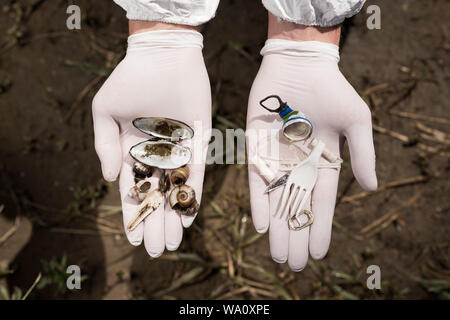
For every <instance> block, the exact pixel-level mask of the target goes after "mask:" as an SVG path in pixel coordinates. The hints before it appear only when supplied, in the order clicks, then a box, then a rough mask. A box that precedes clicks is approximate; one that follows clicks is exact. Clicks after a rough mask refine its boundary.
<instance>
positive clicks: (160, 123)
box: [127, 117, 199, 231]
mask: <svg viewBox="0 0 450 320" xmlns="http://www.w3.org/2000/svg"><path fill="white" fill-rule="evenodd" d="M133 125H134V126H135V127H136V128H137V129H139V130H140V131H142V132H144V133H145V134H148V135H150V136H151V137H152V139H149V140H147V141H143V142H140V143H138V144H137V145H135V146H133V147H132V148H131V149H130V155H131V157H132V158H133V159H135V160H136V162H135V163H134V164H133V173H134V181H135V183H136V185H135V186H133V187H132V188H131V189H130V191H129V193H128V196H129V197H130V198H132V199H134V200H136V201H138V202H141V204H140V206H139V208H138V210H137V211H136V215H135V217H134V218H133V219H132V221H131V222H130V223H129V224H128V226H127V229H128V230H129V231H133V230H134V229H135V228H136V227H137V226H138V225H139V223H141V222H142V221H143V220H144V219H145V218H146V217H147V216H149V215H150V214H151V213H152V212H153V211H155V210H156V209H157V208H158V207H159V205H160V204H161V203H162V202H163V200H164V198H165V193H166V192H167V191H168V190H169V189H170V185H171V183H172V185H173V186H174V188H173V189H172V191H171V192H170V196H169V204H170V206H171V208H172V209H174V210H175V211H176V212H178V213H180V214H183V215H189V216H191V215H194V214H196V213H197V212H198V210H199V204H198V202H197V200H196V197H195V191H194V189H193V188H192V187H190V186H188V185H187V184H186V181H187V180H188V179H189V174H190V172H189V168H188V167H186V164H187V163H188V162H189V161H190V160H191V156H192V152H191V150H190V148H188V147H184V146H182V145H179V144H177V142H179V141H181V140H183V139H191V138H192V137H193V136H194V130H193V129H192V128H191V127H189V126H188V125H187V124H185V123H183V122H181V121H177V120H173V119H167V118H155V117H149V118H137V119H135V120H133ZM155 169H160V170H163V172H162V175H161V178H160V179H159V183H158V189H155V190H153V191H151V192H150V187H151V184H150V182H149V181H147V179H148V178H150V177H151V176H152V174H153V172H154V170H155ZM166 169H168V170H173V171H172V173H171V174H170V178H169V175H168V174H166V172H165V170H166Z"/></svg>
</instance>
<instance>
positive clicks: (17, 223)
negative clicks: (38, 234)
mask: <svg viewBox="0 0 450 320" xmlns="http://www.w3.org/2000/svg"><path fill="white" fill-rule="evenodd" d="M3 208H4V206H3V205H2V206H1V208H0V213H1V212H2V211H3ZM20 221H21V219H20V215H17V216H16V219H15V221H14V225H13V226H12V227H11V228H10V229H9V230H8V231H6V232H5V233H4V234H3V236H1V237H0V247H1V246H2V245H3V244H4V243H5V242H6V241H8V239H9V238H11V237H12V236H13V235H14V234H15V233H16V232H17V229H18V228H19V226H20Z"/></svg>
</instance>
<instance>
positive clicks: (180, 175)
mask: <svg viewBox="0 0 450 320" xmlns="http://www.w3.org/2000/svg"><path fill="white" fill-rule="evenodd" d="M188 178H189V168H188V167H181V168H178V169H175V170H173V171H172V174H171V175H170V181H171V182H172V184H173V185H174V186H176V187H177V186H181V185H182V184H185V183H186V181H187V179H188Z"/></svg>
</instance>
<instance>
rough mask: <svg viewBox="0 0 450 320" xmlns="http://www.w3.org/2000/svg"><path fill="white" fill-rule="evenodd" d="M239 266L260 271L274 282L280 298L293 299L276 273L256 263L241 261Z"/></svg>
mask: <svg viewBox="0 0 450 320" xmlns="http://www.w3.org/2000/svg"><path fill="white" fill-rule="evenodd" d="M240 266H241V267H243V268H245V269H249V270H253V271H256V272H258V273H260V274H261V275H263V276H264V277H266V278H267V279H269V280H270V281H271V282H272V283H273V284H274V287H275V289H276V290H277V291H278V293H279V295H280V296H281V297H282V298H284V299H286V300H293V298H292V296H291V295H290V294H289V293H288V292H287V290H286V289H285V288H284V284H283V282H282V281H281V280H280V279H279V278H278V277H277V276H276V275H274V274H272V273H270V272H269V271H267V270H265V269H264V268H263V267H261V266H258V265H254V264H250V263H246V262H241V263H240Z"/></svg>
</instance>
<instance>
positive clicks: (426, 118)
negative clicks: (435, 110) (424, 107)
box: [389, 110, 450, 124]
mask: <svg viewBox="0 0 450 320" xmlns="http://www.w3.org/2000/svg"><path fill="white" fill-rule="evenodd" d="M389 113H390V114H393V115H395V116H398V117H401V118H407V119H412V120H421V121H428V122H434V123H443V124H450V119H446V118H442V117H439V118H438V117H431V116H425V115H421V114H417V113H410V112H403V111H396V110H390V111H389Z"/></svg>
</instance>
